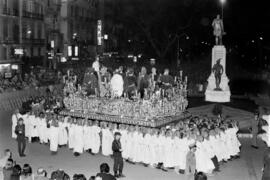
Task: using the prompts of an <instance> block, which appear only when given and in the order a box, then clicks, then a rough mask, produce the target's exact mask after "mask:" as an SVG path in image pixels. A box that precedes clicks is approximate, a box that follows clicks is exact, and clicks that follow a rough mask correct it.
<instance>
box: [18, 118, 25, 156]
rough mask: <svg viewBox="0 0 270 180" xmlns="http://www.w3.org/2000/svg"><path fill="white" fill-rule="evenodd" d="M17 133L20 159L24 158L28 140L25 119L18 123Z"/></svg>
mask: <svg viewBox="0 0 270 180" xmlns="http://www.w3.org/2000/svg"><path fill="white" fill-rule="evenodd" d="M15 133H16V134H17V141H18V151H19V155H20V157H24V156H25V154H24V151H25V148H26V140H25V125H24V124H23V119H22V118H20V119H19V121H18V125H17V126H16V127H15Z"/></svg>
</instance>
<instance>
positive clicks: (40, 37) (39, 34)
mask: <svg viewBox="0 0 270 180" xmlns="http://www.w3.org/2000/svg"><path fill="white" fill-rule="evenodd" d="M37 38H38V39H42V24H41V23H39V24H38V28H37Z"/></svg>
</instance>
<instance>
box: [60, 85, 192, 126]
mask: <svg viewBox="0 0 270 180" xmlns="http://www.w3.org/2000/svg"><path fill="white" fill-rule="evenodd" d="M64 105H65V109H64V110H63V111H61V112H60V114H62V115H66V116H72V117H78V118H88V119H93V120H99V121H107V122H115V123H123V124H132V125H140V126H146V127H161V126H165V125H166V124H169V123H172V122H174V121H177V120H180V119H183V118H187V116H189V114H188V113H187V112H186V108H187V105H188V101H187V91H186V86H182V85H180V84H178V85H176V86H175V87H172V88H170V89H167V90H162V89H160V90H158V91H156V92H154V93H151V94H150V93H149V94H148V96H147V98H144V99H141V98H140V95H139V94H137V93H136V94H135V95H134V97H133V98H132V100H131V99H128V98H127V97H125V95H124V97H118V98H115V97H98V96H86V93H85V91H84V90H83V89H82V88H78V90H77V91H74V90H73V93H70V94H69V95H68V96H66V97H65V98H64Z"/></svg>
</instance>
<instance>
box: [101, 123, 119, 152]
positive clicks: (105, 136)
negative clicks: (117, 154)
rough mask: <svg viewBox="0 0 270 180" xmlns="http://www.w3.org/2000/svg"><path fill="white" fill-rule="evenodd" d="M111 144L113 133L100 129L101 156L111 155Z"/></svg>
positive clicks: (106, 129)
mask: <svg viewBox="0 0 270 180" xmlns="http://www.w3.org/2000/svg"><path fill="white" fill-rule="evenodd" d="M121 140H122V139H121ZM112 142H113V133H112V132H111V131H110V129H108V128H105V129H102V154H103V155H104V156H109V155H112Z"/></svg>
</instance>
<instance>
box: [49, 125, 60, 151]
mask: <svg viewBox="0 0 270 180" xmlns="http://www.w3.org/2000/svg"><path fill="white" fill-rule="evenodd" d="M58 133H59V128H58V127H55V126H51V127H50V151H53V152H56V151H57V149H58V136H59V135H58Z"/></svg>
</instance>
